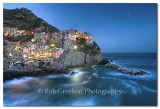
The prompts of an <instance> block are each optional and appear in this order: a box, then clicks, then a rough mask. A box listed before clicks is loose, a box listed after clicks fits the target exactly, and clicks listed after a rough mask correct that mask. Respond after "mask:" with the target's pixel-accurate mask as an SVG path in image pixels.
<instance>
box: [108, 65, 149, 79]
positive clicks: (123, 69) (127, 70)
mask: <svg viewBox="0 0 160 109" xmlns="http://www.w3.org/2000/svg"><path fill="white" fill-rule="evenodd" d="M105 67H107V68H110V69H113V70H116V71H119V72H121V73H123V74H130V75H133V76H140V75H149V73H148V72H145V71H142V70H137V69H133V68H127V67H124V66H118V65H115V64H105Z"/></svg>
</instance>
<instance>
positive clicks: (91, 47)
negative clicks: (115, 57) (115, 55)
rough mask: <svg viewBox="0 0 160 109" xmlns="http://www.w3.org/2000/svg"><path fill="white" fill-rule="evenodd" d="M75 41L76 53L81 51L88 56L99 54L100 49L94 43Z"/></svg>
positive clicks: (83, 40) (79, 39) (78, 39)
mask: <svg viewBox="0 0 160 109" xmlns="http://www.w3.org/2000/svg"><path fill="white" fill-rule="evenodd" d="M76 41H77V46H78V51H83V52H84V53H86V54H90V55H96V54H98V53H99V52H100V48H99V46H98V45H97V44H96V42H93V44H86V40H85V39H84V38H77V39H76Z"/></svg>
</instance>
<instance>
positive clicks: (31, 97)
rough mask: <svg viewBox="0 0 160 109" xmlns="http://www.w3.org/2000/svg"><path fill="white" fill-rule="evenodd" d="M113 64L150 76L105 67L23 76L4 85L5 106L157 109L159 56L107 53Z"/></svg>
mask: <svg viewBox="0 0 160 109" xmlns="http://www.w3.org/2000/svg"><path fill="white" fill-rule="evenodd" d="M103 56H104V58H106V59H110V60H112V61H113V62H112V63H113V64H116V65H122V66H125V67H131V68H135V69H140V70H144V71H147V72H149V73H150V75H143V76H132V75H128V74H122V73H120V72H117V71H115V70H112V69H109V68H106V67H104V66H103V65H91V66H89V65H88V66H77V67H72V68H69V70H68V72H71V71H74V72H76V73H75V74H73V75H71V74H59V75H47V76H41V77H22V78H18V79H13V80H8V81H5V82H4V83H3V105H4V106H157V54H156V53H104V54H103Z"/></svg>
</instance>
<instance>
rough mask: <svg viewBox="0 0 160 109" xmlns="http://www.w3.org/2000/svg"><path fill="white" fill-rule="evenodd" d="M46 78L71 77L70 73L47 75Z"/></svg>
mask: <svg viewBox="0 0 160 109" xmlns="http://www.w3.org/2000/svg"><path fill="white" fill-rule="evenodd" d="M45 77H46V78H61V77H63V78H68V77H70V74H59V75H48V76H45Z"/></svg>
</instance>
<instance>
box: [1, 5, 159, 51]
mask: <svg viewBox="0 0 160 109" xmlns="http://www.w3.org/2000/svg"><path fill="white" fill-rule="evenodd" d="M3 6H4V8H6V9H15V8H22V7H24V8H28V9H29V10H31V11H32V12H33V13H34V14H35V15H36V16H38V17H40V18H42V19H43V20H45V21H46V22H48V23H49V24H51V25H53V26H55V27H57V28H58V29H60V30H69V29H76V30H82V31H84V32H89V33H91V34H92V35H93V38H94V40H95V41H96V42H97V43H98V45H99V46H100V48H101V49H102V52H156V50H157V4H54V3H50V4H48V3H42V4H38V3H36V4H33V3H32V4H27V3H23V4H22V3H18V4H17V3H10V4H8V3H7V4H6V3H5V4H4V5H3Z"/></svg>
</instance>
